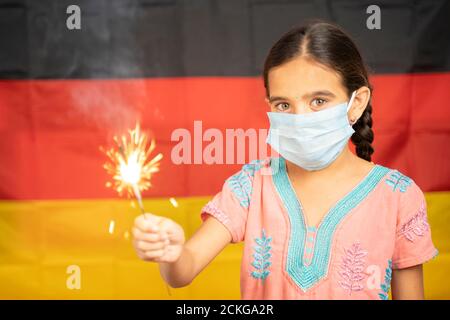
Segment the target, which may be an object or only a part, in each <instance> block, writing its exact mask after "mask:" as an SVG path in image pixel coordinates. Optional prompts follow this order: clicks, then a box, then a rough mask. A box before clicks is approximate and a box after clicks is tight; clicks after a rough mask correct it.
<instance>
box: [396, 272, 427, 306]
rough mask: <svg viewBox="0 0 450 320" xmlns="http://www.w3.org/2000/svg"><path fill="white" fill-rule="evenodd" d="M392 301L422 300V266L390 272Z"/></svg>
mask: <svg viewBox="0 0 450 320" xmlns="http://www.w3.org/2000/svg"><path fill="white" fill-rule="evenodd" d="M392 299H393V300H423V299H424V290H423V272H422V265H421V264H419V265H417V266H413V267H410V268H405V269H394V270H392Z"/></svg>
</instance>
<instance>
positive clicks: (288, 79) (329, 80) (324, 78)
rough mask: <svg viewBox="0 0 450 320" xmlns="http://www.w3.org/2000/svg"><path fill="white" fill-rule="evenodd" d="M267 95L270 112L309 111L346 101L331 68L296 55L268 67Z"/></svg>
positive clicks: (344, 94)
mask: <svg viewBox="0 0 450 320" xmlns="http://www.w3.org/2000/svg"><path fill="white" fill-rule="evenodd" d="M268 77H269V93H270V97H269V98H266V102H267V103H268V104H269V106H270V109H271V111H272V112H287V113H297V114H302V113H308V112H315V111H320V110H324V109H326V108H330V107H333V106H335V105H338V104H340V103H343V102H347V101H348V99H349V97H348V96H347V91H346V88H345V87H344V86H343V85H342V80H341V77H340V75H339V74H338V73H336V72H335V71H334V70H332V69H330V68H328V67H326V66H324V65H322V64H319V63H318V62H316V61H314V60H312V59H311V58H306V57H298V58H295V59H294V60H292V61H289V62H287V63H284V64H282V65H280V66H278V67H275V68H272V69H270V72H269V76H268Z"/></svg>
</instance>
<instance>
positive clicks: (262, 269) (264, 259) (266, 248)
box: [251, 229, 272, 284]
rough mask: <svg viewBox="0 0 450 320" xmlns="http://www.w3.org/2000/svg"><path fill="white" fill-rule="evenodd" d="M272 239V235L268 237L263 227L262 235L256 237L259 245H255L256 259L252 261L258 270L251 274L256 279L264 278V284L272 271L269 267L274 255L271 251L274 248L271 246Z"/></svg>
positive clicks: (254, 255) (254, 254)
mask: <svg viewBox="0 0 450 320" xmlns="http://www.w3.org/2000/svg"><path fill="white" fill-rule="evenodd" d="M271 241H272V237H267V236H266V232H265V230H264V229H263V230H262V237H261V238H255V242H256V243H257V246H255V247H253V249H254V251H255V252H254V253H253V257H254V260H253V262H252V266H253V267H255V268H256V269H257V270H256V271H253V272H252V273H251V275H252V277H253V278H255V279H262V281H263V284H264V280H265V279H266V278H267V276H268V275H269V273H270V271H269V270H268V269H267V268H268V267H270V265H271V264H272V263H271V262H270V261H269V260H270V257H271V256H272V254H271V253H270V249H271V248H272V247H271V246H270V242H271Z"/></svg>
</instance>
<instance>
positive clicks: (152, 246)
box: [134, 240, 168, 251]
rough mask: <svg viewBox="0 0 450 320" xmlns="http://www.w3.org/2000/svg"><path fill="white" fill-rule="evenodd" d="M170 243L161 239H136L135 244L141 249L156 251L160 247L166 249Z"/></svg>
mask: <svg viewBox="0 0 450 320" xmlns="http://www.w3.org/2000/svg"><path fill="white" fill-rule="evenodd" d="M167 245H168V243H167V242H163V241H159V242H146V241H139V240H135V243H134V246H135V247H136V248H137V249H138V250H141V251H156V250H160V249H164V248H165V247H166V246H167Z"/></svg>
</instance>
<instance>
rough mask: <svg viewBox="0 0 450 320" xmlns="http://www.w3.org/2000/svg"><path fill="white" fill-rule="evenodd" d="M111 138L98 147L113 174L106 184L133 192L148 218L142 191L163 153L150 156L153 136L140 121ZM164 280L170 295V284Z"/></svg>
mask: <svg viewBox="0 0 450 320" xmlns="http://www.w3.org/2000/svg"><path fill="white" fill-rule="evenodd" d="M114 142H115V147H114V148H111V149H109V150H107V151H105V150H104V149H103V148H100V149H101V150H102V151H103V152H105V153H106V155H107V156H108V158H109V160H110V161H109V162H107V163H105V164H104V168H105V170H106V172H108V174H110V175H111V176H112V178H113V182H107V183H106V186H107V187H112V188H114V189H115V190H116V191H117V192H118V193H119V195H120V196H121V195H123V194H124V193H126V194H127V197H128V198H131V197H132V196H133V195H134V197H135V198H136V200H137V202H138V204H139V208H140V210H141V212H142V214H143V215H144V218H145V219H147V218H146V215H145V209H144V204H143V202H142V194H141V192H142V191H145V190H147V189H149V188H150V187H151V186H152V184H151V178H152V176H153V174H154V173H155V172H158V171H159V162H160V160H161V159H162V157H163V156H162V154H161V153H158V154H157V155H156V156H155V157H153V158H152V159H151V160H150V155H151V153H152V152H153V151H154V149H155V140H154V139H152V140H151V141H150V145H149V144H148V138H147V135H145V134H144V133H142V132H141V130H140V127H139V124H136V127H135V129H133V130H129V136H128V137H127V136H126V135H123V136H121V137H120V138H118V137H117V136H115V137H114ZM164 283H165V284H166V287H167V291H168V293H169V295H171V293H170V289H169V286H168V285H167V283H166V282H164Z"/></svg>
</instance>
